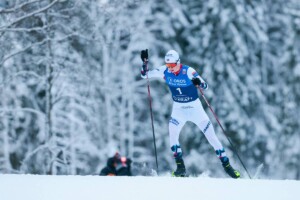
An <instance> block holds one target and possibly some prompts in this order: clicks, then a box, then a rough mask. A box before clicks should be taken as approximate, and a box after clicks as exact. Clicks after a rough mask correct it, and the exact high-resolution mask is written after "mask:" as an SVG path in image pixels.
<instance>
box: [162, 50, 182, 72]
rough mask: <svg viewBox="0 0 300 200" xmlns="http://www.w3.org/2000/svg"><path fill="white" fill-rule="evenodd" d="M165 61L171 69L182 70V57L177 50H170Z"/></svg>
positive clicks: (173, 70)
mask: <svg viewBox="0 0 300 200" xmlns="http://www.w3.org/2000/svg"><path fill="white" fill-rule="evenodd" d="M165 63H166V66H167V67H168V69H169V71H171V72H172V73H177V72H179V71H180V66H181V65H180V58H179V54H178V53H177V52H176V51H175V50H170V51H168V52H167V53H166V55H165Z"/></svg>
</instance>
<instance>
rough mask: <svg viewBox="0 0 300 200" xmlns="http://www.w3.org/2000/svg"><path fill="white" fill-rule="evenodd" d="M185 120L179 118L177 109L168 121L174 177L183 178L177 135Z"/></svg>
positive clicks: (179, 114) (180, 151)
mask: <svg viewBox="0 0 300 200" xmlns="http://www.w3.org/2000/svg"><path fill="white" fill-rule="evenodd" d="M185 122H186V120H184V118H183V117H182V116H181V112H180V110H178V109H173V112H172V117H171V119H170V121H169V137H170V147H171V150H172V152H173V156H174V158H175V162H176V165H177V169H176V171H175V172H173V175H174V176H185V165H184V162H183V159H182V150H181V147H180V143H179V135H180V131H181V129H182V127H183V126H184V124H185Z"/></svg>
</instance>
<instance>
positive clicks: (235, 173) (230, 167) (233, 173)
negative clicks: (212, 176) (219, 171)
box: [222, 161, 241, 178]
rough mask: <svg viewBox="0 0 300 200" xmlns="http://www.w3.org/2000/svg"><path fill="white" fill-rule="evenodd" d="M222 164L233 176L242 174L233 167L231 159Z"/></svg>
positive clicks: (237, 176) (236, 176)
mask: <svg viewBox="0 0 300 200" xmlns="http://www.w3.org/2000/svg"><path fill="white" fill-rule="evenodd" d="M222 166H223V168H224V170H225V172H226V173H227V174H228V175H229V176H231V177H232V178H240V176H241V174H240V172H239V171H237V170H235V169H233V168H232V166H231V165H230V163H229V161H227V162H224V163H222Z"/></svg>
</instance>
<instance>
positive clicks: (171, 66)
mask: <svg viewBox="0 0 300 200" xmlns="http://www.w3.org/2000/svg"><path fill="white" fill-rule="evenodd" d="M166 66H167V67H168V69H169V71H170V72H172V73H176V72H178V70H180V64H179V63H178V64H177V63H166Z"/></svg>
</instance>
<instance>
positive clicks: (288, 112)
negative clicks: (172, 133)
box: [0, 0, 300, 180]
mask: <svg viewBox="0 0 300 200" xmlns="http://www.w3.org/2000/svg"><path fill="white" fill-rule="evenodd" d="M299 39H300V2H299V0H230V1H229V0H224V1H221V0H205V1H204V0H165V1H160V0H124V1H117V0H12V1H8V0H1V1H0V71H1V73H0V95H1V97H0V173H19V174H25V173H31V174H53V175H59V174H73V175H75V174H76V175H90V174H99V171H100V169H101V168H102V167H104V165H105V164H106V159H107V158H108V157H110V156H112V155H113V154H114V152H116V151H119V152H120V153H121V154H122V155H126V156H128V157H130V158H132V160H133V161H134V162H133V173H134V174H135V175H148V173H149V170H150V169H152V168H153V169H155V167H156V166H155V157H154V147H153V137H152V129H151V119H150V111H149V103H148V93H147V82H146V81H145V80H142V79H141V78H140V68H141V64H142V63H141V60H140V51H141V50H142V49H146V48H148V49H149V54H150V55H149V56H150V58H149V60H150V61H149V67H150V68H151V69H152V68H155V67H158V66H161V65H162V64H163V61H164V60H163V57H164V55H165V53H166V52H167V51H168V50H170V49H175V50H176V51H178V52H179V53H180V56H181V61H182V63H184V64H187V65H189V66H192V67H194V68H195V69H196V70H197V71H198V72H199V74H200V75H201V76H202V77H203V78H204V79H205V80H206V81H207V82H208V84H209V90H208V91H206V92H205V95H206V97H207V98H208V100H209V101H210V103H211V105H212V107H213V108H214V110H215V112H216V113H217V115H218V117H219V119H220V121H221V123H222V124H223V126H224V128H225V130H226V132H227V134H228V136H229V137H230V139H231V140H232V142H233V144H234V146H235V147H236V149H237V151H238V153H239V155H240V156H241V158H242V160H243V162H244V163H245V166H246V167H247V169H248V170H249V172H250V173H251V174H253V173H254V172H255V170H256V167H257V166H258V165H260V164H261V163H263V164H264V169H263V176H264V177H265V178H268V179H297V180H299V179H300V154H299V152H300V131H299V125H300V120H299V118H300V114H299V113H300V106H299V102H300V84H299V83H300V40H299ZM150 87H151V96H152V100H153V101H152V105H153V114H154V127H155V135H156V146H157V152H158V164H159V171H160V172H166V171H170V170H171V169H174V167H175V166H174V165H175V164H174V161H173V158H172V152H171V150H170V147H169V138H168V121H169V118H170V112H171V109H172V99H171V96H170V92H169V91H168V88H167V86H166V85H165V84H164V83H163V82H162V81H158V80H153V81H152V80H151V82H150ZM201 100H202V99H201ZM202 103H203V106H204V108H205V110H206V111H207V113H208V114H209V116H210V118H211V121H212V122H213V124H214V127H215V130H216V132H217V135H218V137H219V138H220V140H221V142H222V143H223V144H224V146H225V148H226V150H227V152H228V154H229V156H230V157H231V160H232V162H233V163H234V165H235V166H236V167H237V168H239V169H240V170H241V171H242V173H244V174H245V172H244V171H243V167H242V165H241V163H240V162H239V160H238V158H237V157H236V155H235V154H234V151H233V149H232V146H231V145H230V144H229V143H228V141H227V139H226V137H225V136H224V135H223V134H222V131H221V129H220V128H219V126H218V124H217V123H216V120H215V119H214V118H213V116H212V114H211V113H210V111H209V109H208V108H207V106H206V104H205V102H203V101H202ZM180 140H181V145H182V148H183V151H184V157H185V162H186V165H187V168H188V169H189V171H190V173H192V174H200V173H206V174H208V175H209V176H213V177H222V176H225V175H224V172H223V169H222V168H221V165H220V163H219V161H218V159H217V158H215V153H214V151H213V149H212V147H211V146H210V145H209V144H208V142H207V141H206V139H205V137H204V136H203V135H202V133H201V132H200V130H199V129H198V128H197V127H196V126H195V125H194V124H192V123H187V124H186V126H185V127H184V128H183V130H182V133H181V136H180ZM214 158H215V159H214Z"/></svg>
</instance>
